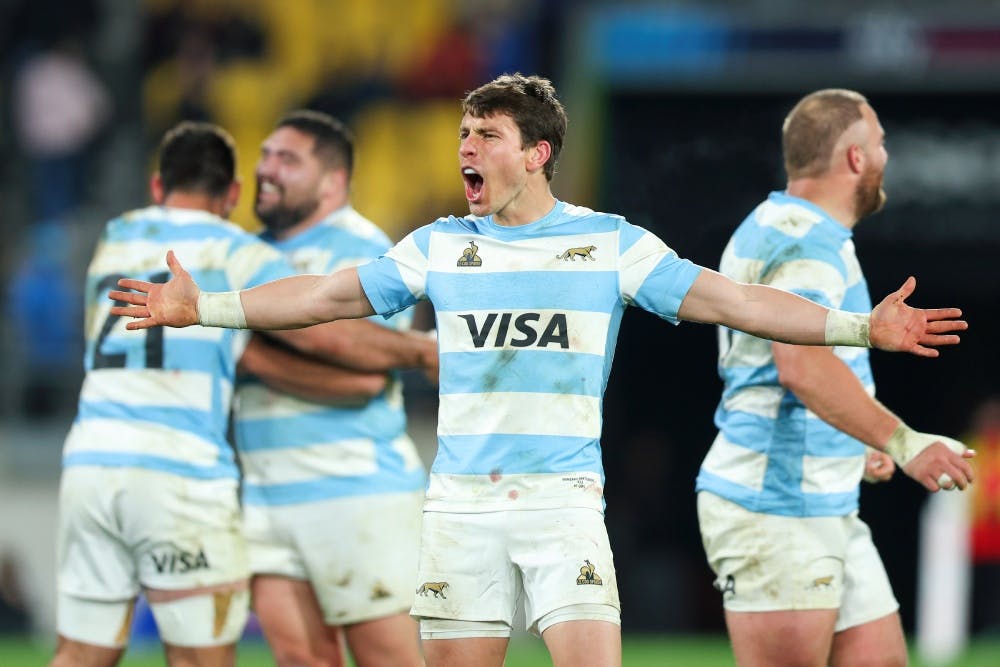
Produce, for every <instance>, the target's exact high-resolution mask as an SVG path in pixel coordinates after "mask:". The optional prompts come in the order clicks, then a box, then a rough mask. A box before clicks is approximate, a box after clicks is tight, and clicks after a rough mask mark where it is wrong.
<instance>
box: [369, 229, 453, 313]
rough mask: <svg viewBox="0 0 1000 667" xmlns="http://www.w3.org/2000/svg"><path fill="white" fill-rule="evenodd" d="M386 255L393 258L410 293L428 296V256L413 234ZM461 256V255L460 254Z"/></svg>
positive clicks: (421, 296) (418, 296)
mask: <svg viewBox="0 0 1000 667" xmlns="http://www.w3.org/2000/svg"><path fill="white" fill-rule="evenodd" d="M386 255H388V256H390V257H392V258H393V260H394V261H395V263H396V268H397V269H399V275H400V277H401V278H402V279H403V284H404V285H406V287H407V289H409V290H410V293H411V294H413V295H414V296H415V297H417V298H418V299H423V298H424V297H425V296H427V293H426V292H425V291H424V287H425V286H426V285H427V258H426V257H424V254H423V253H422V252H420V248H418V247H417V243H416V241H415V240H414V239H413V235H412V234H408V235H407V236H406V238H404V239H403V240H402V241H400V242H399V243H397V244H396V245H395V246H393V247H392V249H391V250H389V252H387V253H386ZM459 256H461V255H459Z"/></svg>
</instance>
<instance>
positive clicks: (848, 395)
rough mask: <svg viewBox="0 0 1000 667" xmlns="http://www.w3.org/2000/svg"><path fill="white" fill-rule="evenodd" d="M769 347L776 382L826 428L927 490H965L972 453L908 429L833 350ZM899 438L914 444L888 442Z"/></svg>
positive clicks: (970, 475)
mask: <svg viewBox="0 0 1000 667" xmlns="http://www.w3.org/2000/svg"><path fill="white" fill-rule="evenodd" d="M771 347H772V350H773V351H774V362H775V365H776V366H777V367H778V382H780V383H781V385H782V386H783V387H785V388H786V389H788V390H789V391H791V392H792V393H793V394H795V396H796V397H798V399H799V400H800V401H802V403H803V404H804V405H805V406H806V407H807V408H809V409H810V410H811V411H812V412H813V413H814V414H815V415H816V416H817V417H819V418H820V419H822V420H823V421H825V422H826V423H827V424H830V425H831V426H833V427H834V428H836V429H837V430H839V431H843V432H844V433H846V434H847V435H849V436H851V437H853V438H855V439H857V440H860V441H861V442H863V443H865V444H866V445H869V446H870V447H873V448H875V449H876V450H880V451H883V452H886V453H887V454H889V455H891V456H892V457H893V459H894V460H895V461H896V462H897V463H898V464H899V465H900V467H902V469H903V472H905V473H906V474H907V475H909V476H910V477H912V478H913V479H915V480H916V481H917V482H919V483H921V484H923V485H924V487H925V488H927V489H928V490H929V491H937V490H938V489H940V488H953V487H954V486H957V487H958V488H960V489H964V488H965V487H966V486H967V485H968V484H970V483H971V482H972V480H973V473H972V466H970V465H969V462H968V461H967V460H966V459H968V458H971V457H972V456H973V452H972V450H969V449H966V447H965V446H964V445H962V444H961V443H959V442H957V441H955V440H952V439H951V438H947V437H944V436H937V435H930V434H918V433H917V432H916V431H912V429H908V428H907V427H906V425H905V424H904V423H903V422H902V421H901V420H900V419H899V417H897V416H896V415H894V414H893V413H892V412H890V411H889V409H888V408H886V407H885V406H884V405H882V403H880V402H879V401H877V400H875V399H874V398H872V397H871V396H870V395H869V394H868V392H866V391H865V388H864V386H863V385H862V384H861V381H860V380H858V377H857V376H856V375H855V374H854V373H852V372H851V369H850V368H848V367H847V365H846V364H844V362H843V361H841V360H840V359H839V358H838V357H836V356H835V355H834V354H833V350H832V348H829V347H809V346H803V345H785V344H783V343H774V344H773V345H772V346H771ZM910 433H912V434H914V435H909V434H910ZM917 436H919V437H917ZM900 437H903V438H908V439H910V440H912V441H913V446H911V447H909V448H900V447H894V446H893V444H892V443H894V442H895V440H898V439H899V438H900ZM889 465H890V466H891V463H890V464H889ZM886 467H888V466H886ZM881 472H882V473H883V474H884V473H885V472H887V471H886V470H885V469H883V470H882V471H881ZM890 474H891V473H890ZM944 475H947V478H945V477H943V476H944Z"/></svg>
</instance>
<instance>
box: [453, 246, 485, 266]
mask: <svg viewBox="0 0 1000 667" xmlns="http://www.w3.org/2000/svg"><path fill="white" fill-rule="evenodd" d="M477 252H479V246H477V245H476V242H475V241H469V247H468V248H466V249H465V250H463V251H462V256H461V257H459V259H458V265H459V266H482V265H483V260H482V258H481V257H480V256H479V255H477V254H476V253H477Z"/></svg>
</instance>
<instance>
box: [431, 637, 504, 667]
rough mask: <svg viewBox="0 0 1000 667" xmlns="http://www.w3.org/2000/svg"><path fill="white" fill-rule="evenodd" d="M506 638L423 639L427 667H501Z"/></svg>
mask: <svg viewBox="0 0 1000 667" xmlns="http://www.w3.org/2000/svg"><path fill="white" fill-rule="evenodd" d="M508 641H509V640H508V639H507V638H501V637H467V638H464V639H425V640H424V641H423V648H424V658H425V659H426V661H427V667H469V666H470V665H475V666H476V667H503V665H504V656H505V655H506V654H507V644H508Z"/></svg>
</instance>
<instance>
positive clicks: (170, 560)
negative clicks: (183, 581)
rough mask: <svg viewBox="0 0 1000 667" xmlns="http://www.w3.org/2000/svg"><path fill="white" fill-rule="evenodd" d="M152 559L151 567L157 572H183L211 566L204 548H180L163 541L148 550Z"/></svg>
mask: <svg viewBox="0 0 1000 667" xmlns="http://www.w3.org/2000/svg"><path fill="white" fill-rule="evenodd" d="M149 555H150V557H151V558H152V559H153V567H155V568H156V571H157V572H158V573H159V574H184V573H186V572H193V571H194V570H207V569H209V568H210V567H211V565H209V563H208V556H206V555H205V550H204V549H202V548H199V549H198V551H197V552H194V551H187V550H186V549H181V548H180V547H178V546H177V545H175V544H170V543H169V542H165V543H162V544H159V545H157V546H156V547H154V548H153V550H152V551H151V552H150V554H149Z"/></svg>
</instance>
